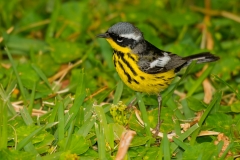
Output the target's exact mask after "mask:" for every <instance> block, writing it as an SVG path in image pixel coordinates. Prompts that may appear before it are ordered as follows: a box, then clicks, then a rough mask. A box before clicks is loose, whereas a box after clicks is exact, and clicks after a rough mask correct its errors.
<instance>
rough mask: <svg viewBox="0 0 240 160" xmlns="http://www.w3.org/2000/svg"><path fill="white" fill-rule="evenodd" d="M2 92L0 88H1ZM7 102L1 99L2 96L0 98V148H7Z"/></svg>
mask: <svg viewBox="0 0 240 160" xmlns="http://www.w3.org/2000/svg"><path fill="white" fill-rule="evenodd" d="M1 92H2V90H1ZM7 115H8V113H7V103H6V101H4V100H3V98H2V96H1V98H0V142H1V143H0V150H1V149H6V148H7V142H8V136H7V135H8V127H7V120H8V118H7Z"/></svg>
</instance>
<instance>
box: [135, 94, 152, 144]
mask: <svg viewBox="0 0 240 160" xmlns="http://www.w3.org/2000/svg"><path fill="white" fill-rule="evenodd" d="M136 97H137V100H138V106H139V109H140V111H141V114H142V118H143V122H144V128H145V131H146V134H147V136H149V137H151V136H152V134H151V131H150V122H149V120H148V115H147V110H146V107H145V104H144V102H143V99H142V95H141V93H139V92H136ZM147 146H148V147H150V142H148V143H147Z"/></svg>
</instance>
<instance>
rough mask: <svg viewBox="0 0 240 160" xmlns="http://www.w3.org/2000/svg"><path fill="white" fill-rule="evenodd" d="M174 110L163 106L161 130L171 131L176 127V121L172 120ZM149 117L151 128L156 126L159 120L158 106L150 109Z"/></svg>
mask: <svg viewBox="0 0 240 160" xmlns="http://www.w3.org/2000/svg"><path fill="white" fill-rule="evenodd" d="M172 115H173V112H172V110H171V109H169V108H168V107H162V108H161V116H160V119H161V120H163V123H161V126H160V130H161V132H171V131H172V130H173V129H174V122H173V120H172ZM148 119H149V122H150V126H151V128H155V127H156V125H157V120H158V108H156V109H153V110H151V111H148Z"/></svg>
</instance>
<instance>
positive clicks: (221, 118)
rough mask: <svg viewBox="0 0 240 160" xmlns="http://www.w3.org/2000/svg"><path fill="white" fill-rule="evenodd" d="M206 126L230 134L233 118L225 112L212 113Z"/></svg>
mask: <svg viewBox="0 0 240 160" xmlns="http://www.w3.org/2000/svg"><path fill="white" fill-rule="evenodd" d="M205 123H206V127H211V128H212V130H213V131H217V132H222V133H224V134H226V135H229V134H230V131H231V128H232V123H233V121H232V118H231V116H229V115H226V114H224V113H215V114H211V115H209V116H208V117H207V119H206V122H205Z"/></svg>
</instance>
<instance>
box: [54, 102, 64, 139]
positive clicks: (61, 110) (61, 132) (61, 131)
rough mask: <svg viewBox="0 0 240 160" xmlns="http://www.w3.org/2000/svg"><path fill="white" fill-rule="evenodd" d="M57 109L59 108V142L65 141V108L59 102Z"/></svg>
mask: <svg viewBox="0 0 240 160" xmlns="http://www.w3.org/2000/svg"><path fill="white" fill-rule="evenodd" d="M56 106H57V108H58V141H61V140H63V139H64V126H65V121H64V107H63V103H62V102H57V105H56Z"/></svg>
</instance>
